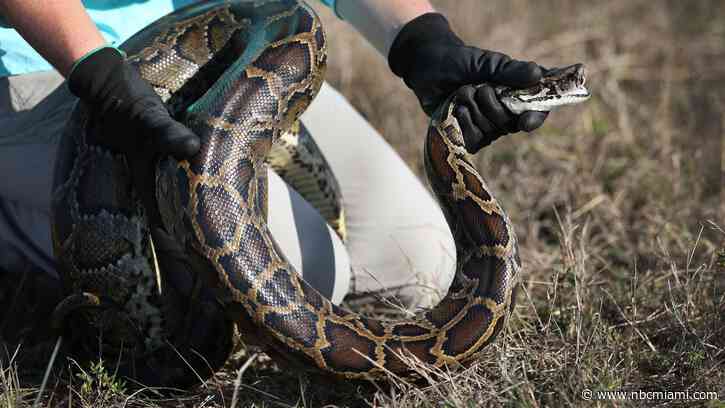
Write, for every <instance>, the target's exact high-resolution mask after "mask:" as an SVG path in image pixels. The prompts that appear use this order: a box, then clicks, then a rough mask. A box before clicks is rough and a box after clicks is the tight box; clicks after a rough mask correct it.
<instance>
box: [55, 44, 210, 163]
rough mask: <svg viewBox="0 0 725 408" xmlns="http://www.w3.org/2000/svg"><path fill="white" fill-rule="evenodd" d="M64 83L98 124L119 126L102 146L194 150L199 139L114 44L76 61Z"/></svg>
mask: <svg viewBox="0 0 725 408" xmlns="http://www.w3.org/2000/svg"><path fill="white" fill-rule="evenodd" d="M68 87H69V89H70V91H71V92H72V93H73V94H74V95H76V96H77V97H79V98H80V99H81V100H82V101H84V102H86V103H87V104H88V105H89V106H90V107H91V109H93V110H94V117H95V118H96V119H97V120H98V121H99V123H102V124H103V126H104V129H123V130H122V133H120V134H119V135H114V134H112V133H113V132H109V135H108V137H107V138H105V139H104V140H102V143H103V144H104V145H107V146H109V147H111V148H115V149H117V150H119V151H121V152H123V153H127V154H128V153H134V150H135V149H138V146H146V145H148V146H150V147H151V148H152V149H153V150H154V151H155V152H157V153H161V154H171V155H173V156H174V157H175V158H177V159H185V158H189V157H190V156H193V155H194V154H196V152H197V151H198V150H199V138H198V137H197V136H196V135H195V134H194V133H193V132H192V131H191V130H189V128H187V127H186V126H184V125H183V124H181V123H179V122H177V121H176V120H174V119H173V118H172V117H171V115H170V114H169V111H168V110H167V109H166V106H165V105H164V103H163V102H162V101H161V98H159V96H158V95H157V94H156V93H155V92H154V90H153V89H152V88H151V85H149V84H148V83H147V82H146V81H145V80H144V79H143V78H141V76H140V75H139V73H138V71H137V70H136V68H134V67H133V66H131V65H130V64H128V63H127V62H126V61H125V56H124V55H123V53H122V52H121V51H120V50H118V49H116V48H113V47H104V48H100V49H98V50H94V51H92V52H90V53H89V54H87V55H86V56H85V57H83V58H81V59H80V60H79V61H77V62H76V63H75V65H74V66H73V69H72V71H71V73H70V75H69V76H68Z"/></svg>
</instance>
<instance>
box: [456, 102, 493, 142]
mask: <svg viewBox="0 0 725 408" xmlns="http://www.w3.org/2000/svg"><path fill="white" fill-rule="evenodd" d="M453 116H454V117H455V118H456V119H457V120H458V125H459V126H460V127H461V132H462V133H463V141H464V142H465V145H466V150H467V151H468V152H469V153H472V154H474V153H477V152H478V151H479V150H481V148H483V147H485V146H488V145H489V144H491V143H492V142H493V141H494V140H496V139H498V138H499V137H500V136H502V135H503V134H502V133H501V132H500V131H498V130H496V129H495V128H494V127H493V126H492V125H491V124H490V123H488V124H487V125H485V126H484V127H483V128H481V127H479V126H477V125H476V124H475V123H474V122H473V119H472V118H471V112H470V110H469V108H468V107H467V106H466V105H458V106H457V107H456V108H455V110H454V111H453ZM484 121H486V122H488V121H487V120H486V119H485V118H484Z"/></svg>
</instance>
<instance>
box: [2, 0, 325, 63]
mask: <svg viewBox="0 0 725 408" xmlns="http://www.w3.org/2000/svg"><path fill="white" fill-rule="evenodd" d="M0 1H1V0H0ZM197 1H203V0H83V5H84V6H85V7H86V10H87V11H88V14H89V15H90V16H91V19H92V20H93V22H94V23H96V26H97V27H98V29H99V30H100V31H101V33H102V34H103V37H104V38H105V39H106V41H107V42H108V43H109V44H111V45H119V44H121V43H122V42H123V41H125V40H126V39H127V38H129V37H131V36H132V35H134V34H136V33H137V32H139V31H141V29H143V28H144V27H146V26H147V25H149V24H151V23H152V22H154V21H156V20H157V19H158V18H160V17H162V16H164V15H166V14H168V13H170V12H172V11H174V10H176V9H179V8H181V7H184V6H186V5H189V4H192V3H195V2H197ZM320 1H322V2H323V3H325V4H326V5H327V6H329V7H331V8H333V10H334V7H335V0H320ZM51 69H53V67H52V66H51V65H50V64H49V63H48V62H47V61H45V59H43V57H41V56H40V55H39V54H38V53H37V52H36V51H35V50H34V49H33V48H32V47H31V46H30V45H29V44H28V43H27V42H25V40H23V38H22V37H21V36H20V35H19V34H18V33H17V31H15V30H13V29H12V28H6V27H3V26H2V25H1V24H0V77H4V76H9V75H18V74H25V73H29V72H36V71H47V70H51Z"/></svg>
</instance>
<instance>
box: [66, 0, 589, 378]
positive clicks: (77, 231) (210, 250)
mask: <svg viewBox="0 0 725 408" xmlns="http://www.w3.org/2000/svg"><path fill="white" fill-rule="evenodd" d="M123 48H124V49H125V50H126V51H127V53H128V55H129V56H130V57H129V58H130V61H131V63H133V64H135V65H136V66H137V67H138V69H139V71H140V72H141V75H142V76H143V77H144V78H145V79H146V80H147V81H149V82H150V83H151V84H152V85H153V86H154V87H155V89H156V91H157V92H158V93H159V95H160V96H161V97H162V99H163V100H164V101H165V102H166V103H167V105H168V106H169V107H170V110H171V111H172V112H173V113H174V115H175V116H176V117H177V118H179V119H180V120H182V121H184V123H186V124H187V125H188V126H189V127H190V128H191V129H192V130H193V131H194V132H195V133H196V134H197V135H199V137H200V138H201V141H202V147H201V151H200V152H199V154H197V155H196V156H194V157H193V158H192V159H190V160H188V161H176V160H174V159H172V158H160V159H159V158H152V159H149V160H148V163H151V164H150V167H149V165H148V164H143V161H142V160H140V159H133V160H132V159H131V158H128V159H127V158H125V157H123V156H121V155H118V154H115V153H113V152H110V151H108V150H107V149H106V148H104V147H103V145H102V143H99V142H98V141H99V140H102V137H104V136H105V137H108V136H109V135H107V134H104V130H103V127H102V126H95V125H94V124H93V120H92V119H93V115H92V114H90V113H89V112H90V110H89V108H88V107H84V106H79V107H78V108H77V109H76V112H75V113H74V115H73V118H72V119H71V121H70V123H69V126H68V130H67V132H66V134H65V136H64V141H63V147H62V148H61V150H60V152H59V164H58V167H57V172H56V173H57V178H56V190H55V193H54V207H53V240H54V244H55V250H56V254H57V258H58V260H59V265H60V270H61V273H62V276H63V279H64V282H66V285H67V287H68V292H69V298H68V299H67V301H66V302H65V303H64V304H61V306H59V308H58V312H57V315H59V316H62V318H61V320H63V322H61V323H60V324H59V326H63V327H66V328H67V327H68V323H67V321H68V320H69V319H70V320H73V319H80V321H81V323H82V324H84V325H86V326H93V327H98V326H99V325H102V323H103V322H105V324H106V330H107V333H108V334H107V335H106V339H105V340H104V341H106V342H109V341H110V342H112V343H113V347H115V349H118V350H120V349H121V348H122V347H121V345H123V344H126V346H127V347H130V348H131V349H132V350H135V351H136V354H134V357H133V358H131V361H132V364H128V367H127V371H132V370H131V367H132V366H134V367H139V366H140V367H141V368H140V369H138V370H137V371H136V375H137V376H138V375H139V373H138V371H141V377H142V378H143V379H144V380H145V381H147V382H151V383H161V384H165V385H172V384H186V383H189V381H190V380H189V378H188V377H189V373H188V371H184V365H183V364H181V363H178V362H175V361H172V360H173V359H172V358H171V356H173V353H171V352H170V351H169V349H170V346H169V345H170V344H173V345H176V346H178V344H179V342H180V341H181V340H183V338H182V337H183V336H190V337H191V338H190V339H187V341H186V342H183V341H181V342H182V343H184V344H186V348H184V347H181V348H180V352H181V354H182V355H184V356H187V357H188V356H191V355H192V354H193V353H192V352H191V351H190V350H191V349H193V348H196V350H197V351H198V353H197V354H199V353H201V354H211V355H212V356H213V358H211V359H210V360H211V361H210V362H209V364H210V365H211V368H212V370H214V369H216V368H218V367H219V365H220V364H221V363H223V356H224V353H227V352H228V346H227V344H228V343H229V341H230V340H229V339H230V336H231V330H229V326H230V324H231V322H233V323H236V324H237V325H238V327H239V329H240V332H241V333H242V336H243V337H244V339H245V340H246V341H248V342H251V343H256V344H258V345H260V346H262V347H264V348H265V349H266V350H268V352H270V353H271V354H272V355H273V356H275V357H276V358H279V359H282V360H285V361H288V362H292V363H294V364H295V365H297V366H300V367H303V368H313V367H314V368H317V369H319V370H321V371H322V372H325V373H328V374H331V375H334V376H338V377H343V378H361V379H372V378H377V377H381V376H385V375H387V374H389V373H395V374H399V375H404V374H406V373H408V372H409V371H410V368H409V367H410V366H409V364H407V363H406V359H407V357H410V356H413V357H415V358H417V359H418V360H420V361H422V362H425V363H427V364H431V365H433V366H436V367H442V366H446V365H458V364H468V363H470V362H472V361H475V360H476V359H477V358H478V357H479V356H480V354H481V353H482V351H483V350H484V347H485V346H486V345H487V344H489V343H491V342H492V341H493V340H494V338H495V337H496V335H497V334H498V333H500V331H501V330H502V328H503V327H504V326H505V324H506V321H507V320H508V316H509V314H510V311H511V310H512V307H513V305H514V298H515V294H514V292H515V288H516V285H517V282H518V280H519V274H520V270H521V265H520V260H519V255H518V246H517V241H516V236H515V234H514V231H513V228H512V225H511V222H510V221H509V219H508V218H507V216H506V214H505V213H504V211H503V209H502V208H501V207H500V205H499V204H498V202H497V201H496V199H495V198H494V197H493V195H492V194H491V192H490V190H489V189H488V187H487V186H486V183H485V182H484V180H483V179H482V178H481V176H480V175H479V174H478V172H477V171H476V169H475V167H474V166H473V164H472V162H471V158H470V156H469V154H468V153H467V151H466V148H465V145H464V139H463V137H462V134H461V129H460V127H459V126H458V123H457V121H456V119H455V117H454V116H453V114H452V112H453V110H454V107H455V105H456V101H455V100H452V101H449V103H447V104H446V105H445V106H444V107H442V108H441V109H440V110H439V112H438V113H437V114H436V116H435V118H434V119H433V121H432V122H431V126H430V128H429V131H428V135H427V139H426V142H425V168H426V173H427V175H428V179H429V181H430V184H431V186H432V188H433V191H434V192H435V194H436V196H437V197H438V200H439V202H440V204H441V207H442V209H443V211H444V213H445V215H446V218H447V221H448V224H449V226H450V228H451V231H452V232H453V236H454V238H455V242H456V251H457V254H456V255H457V260H458V264H457V269H456V275H455V279H454V281H453V284H452V286H451V288H450V290H449V292H448V294H447V295H446V297H445V298H444V299H443V300H442V301H441V302H440V303H439V304H438V305H437V306H436V307H435V308H433V309H431V310H428V311H424V312H421V313H419V314H417V315H416V316H415V317H413V318H408V319H402V320H394V321H384V320H376V319H372V318H367V317H363V316H361V315H358V314H355V313H352V312H350V311H348V310H345V309H342V308H340V307H337V306H335V305H333V304H332V303H330V302H329V301H328V300H327V299H325V298H324V297H323V296H321V295H320V294H319V293H318V292H317V291H316V290H315V289H313V288H312V287H311V286H310V285H309V284H307V283H306V282H305V281H304V280H303V279H302V278H301V277H300V275H299V274H297V272H296V271H295V270H294V268H293V267H292V266H291V265H290V263H289V262H288V261H287V260H286V258H285V256H284V254H282V253H281V251H280V249H279V247H278V246H277V244H276V243H275V241H274V238H273V237H272V235H271V234H270V232H269V230H268V228H267V225H266V214H267V207H266V201H267V180H266V170H265V169H266V167H265V166H266V165H267V164H266V162H265V160H266V157H267V155H268V154H269V151H270V149H271V148H272V146H273V144H274V143H275V140H276V139H278V138H279V137H280V135H282V134H284V133H285V132H287V131H289V130H290V129H292V128H293V127H294V126H295V123H296V121H297V118H298V117H299V115H300V114H301V113H302V112H303V111H304V109H305V108H306V106H307V105H308V104H309V103H310V102H311V101H312V99H313V97H314V95H315V94H316V92H317V91H318V89H319V87H320V85H321V82H322V79H323V74H324V69H325V63H326V55H325V37H324V33H323V31H322V27H321V26H320V22H319V20H318V19H317V17H316V16H315V14H314V12H312V11H311V9H310V8H309V7H308V6H306V5H304V4H299V3H297V2H296V1H291V0H269V1H263V0H258V1H252V0H248V1H244V0H233V1H209V2H204V4H203V5H196V6H192V7H188V8H185V9H182V10H180V11H179V12H176V13H174V14H172V15H170V16H168V17H165V18H164V19H161V20H159V21H158V22H157V23H156V24H153V25H152V26H151V27H149V28H148V29H146V30H144V31H142V32H141V33H139V34H137V35H136V36H134V37H132V38H131V39H130V40H128V41H127V42H126V43H125V44H124V46H123ZM561 81H563V79H560V80H559V81H558V82H557V83H560V82H561ZM582 85H583V83H582ZM535 107H536V108H539V109H541V110H546V109H547V108H548V107H549V106H548V105H547V104H546V103H539V104H538V105H536V106H535ZM139 163H141V164H139ZM139 168H140V170H139ZM149 169H150V170H149ZM147 170H148V171H147ZM151 173H155V174H156V177H155V180H153V182H154V183H155V184H154V185H149V184H150V181H149V177H148V176H146V177H145V178H144V176H143V175H148V174H151ZM134 175H135V176H134ZM139 175H140V176H139ZM132 181H135V182H132ZM139 185H145V187H138V186H139ZM380 199H384V198H383V197H381V198H380ZM154 226H160V227H162V228H163V229H164V230H165V231H166V232H167V233H168V234H169V235H170V236H171V237H173V239H174V240H175V241H176V242H178V243H179V244H180V246H181V247H182V248H184V251H185V253H186V255H188V260H187V261H186V264H187V265H189V267H190V269H191V270H192V271H193V274H192V276H191V278H190V280H191V281H193V282H196V283H193V284H190V285H187V286H193V287H195V288H197V290H193V291H191V293H193V294H194V295H193V296H192V298H191V304H193V305H196V304H201V305H206V306H205V307H209V308H212V309H213V308H215V307H216V308H219V309H220V310H223V311H224V313H223V315H224V316H227V318H226V320H225V319H221V320H219V321H217V322H216V323H214V324H213V325H212V326H213V327H214V328H215V330H216V334H210V333H205V332H200V331H199V330H196V331H192V332H189V331H188V330H187V331H183V330H181V329H180V328H181V327H188V322H186V323H184V321H185V320H184V319H183V318H182V317H180V316H179V315H180V314H181V315H183V314H184V312H183V311H179V310H177V309H175V308H177V307H178V306H179V303H180V302H184V301H186V302H188V299H186V298H185V297H183V296H181V295H180V294H179V293H181V292H183V293H187V292H184V291H181V292H179V293H177V292H174V290H173V289H174V287H173V286H172V288H171V290H170V291H169V290H167V289H166V287H165V283H166V282H173V281H174V279H177V280H178V279H179V278H178V277H177V276H176V275H177V274H178V273H177V271H175V270H165V269H164V266H163V265H164V264H166V263H167V262H165V257H166V256H170V255H167V254H155V253H154V245H153V241H152V240H151V239H150V238H149V230H150V229H151V228H152V227H154ZM157 261H158V262H157ZM159 264H160V265H161V267H159V266H158V265H159ZM182 280H183V279H182ZM167 286H168V285H167ZM177 286H181V287H184V285H183V284H181V285H177ZM162 288H163V290H160V289H162ZM88 299H91V301H89V300H88ZM104 299H105V300H104ZM180 299H183V300H180ZM205 299H206V300H205ZM205 302H206V303H205ZM99 304H111V305H115V307H106V308H101V309H102V310H104V312H103V313H100V312H99V311H98V310H97V309H98V305H99ZM109 309H112V310H113V311H112V314H111V318H109V317H108V313H109V312H107V310H109ZM214 310H216V309H214ZM209 315H211V316H216V315H217V314H213V313H209ZM73 316H75V317H73ZM99 316H100V317H99ZM109 321H110V323H109ZM108 327H110V329H108ZM66 330H67V329H66ZM180 332H181V333H185V334H179V333H180ZM109 338H112V339H109ZM209 338H212V339H213V341H211V343H210V340H208V339H209ZM94 341H96V340H94V339H91V340H90V342H94ZM215 341H219V342H220V343H219V344H222V346H219V344H216V345H215V343H214V342H215ZM189 344H190V345H189ZM113 347H111V348H113ZM119 352H120V351H119ZM159 355H161V356H166V357H163V358H162V357H158V356H159ZM192 365H194V367H196V368H199V367H200V366H201V364H200V363H199V364H196V363H193V362H192ZM123 369H124V368H123V367H122V370H123ZM192 380H193V377H192Z"/></svg>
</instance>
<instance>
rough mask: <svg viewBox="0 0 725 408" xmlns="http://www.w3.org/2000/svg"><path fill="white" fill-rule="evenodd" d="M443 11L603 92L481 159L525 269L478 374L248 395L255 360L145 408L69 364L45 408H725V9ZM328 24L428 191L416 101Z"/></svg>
mask: <svg viewBox="0 0 725 408" xmlns="http://www.w3.org/2000/svg"><path fill="white" fill-rule="evenodd" d="M435 3H436V5H437V6H439V7H440V9H441V10H442V11H444V12H445V13H446V14H447V15H449V16H450V19H451V20H452V22H453V25H454V27H456V28H457V30H458V31H459V32H460V34H461V35H462V36H463V37H464V38H465V39H466V40H467V41H469V42H471V43H475V44H479V45H481V46H482V47H485V48H490V49H495V50H501V51H505V52H508V53H510V54H512V55H513V56H515V57H518V58H523V59H532V60H536V61H539V62H540V63H542V64H544V65H549V66H556V65H565V64H570V63H573V62H577V61H581V62H584V63H585V64H586V65H587V67H588V69H589V72H590V75H589V86H590V88H591V90H592V92H593V93H594V97H593V98H592V100H591V101H590V102H588V103H587V104H585V105H582V106H577V107H571V108H567V109H563V110H561V111H559V112H556V113H554V114H552V115H551V117H550V119H549V120H548V121H547V124H546V125H545V127H544V128H542V129H541V130H539V131H537V132H535V133H534V134H531V135H525V134H520V135H514V136H511V137H507V138H504V139H503V140H500V141H498V142H496V143H495V144H494V145H492V146H491V147H490V148H487V149H485V150H484V151H483V152H482V153H481V154H479V156H478V157H477V164H478V167H479V169H480V171H481V172H482V174H483V175H484V177H486V179H487V180H488V182H489V184H490V186H491V187H492V189H493V190H494V191H495V192H496V193H497V196H498V197H499V199H500V200H501V202H502V205H503V206H504V208H505V209H506V210H507V211H508V213H509V215H510V216H511V218H512V220H513V221H514V222H515V224H516V231H517V233H518V236H519V238H520V242H521V249H522V259H523V262H524V278H523V283H522V288H523V290H522V291H521V293H520V294H519V297H518V302H517V306H516V309H515V312H514V318H513V319H512V321H511V325H510V326H509V328H508V329H507V330H506V332H505V333H504V335H502V336H501V337H500V338H499V339H498V340H497V341H496V343H495V344H494V345H493V346H492V347H490V349H489V350H488V352H487V354H486V355H485V356H484V358H482V360H481V362H480V363H479V364H478V365H477V366H475V367H472V368H470V369H468V370H465V371H452V372H447V371H430V370H429V369H427V368H426V367H419V372H420V373H421V374H422V376H423V377H424V379H423V380H422V381H421V382H420V383H418V384H411V383H407V382H402V381H392V382H389V383H379V384H369V383H349V382H339V381H338V382H333V383H331V384H332V385H328V381H329V380H327V379H324V378H316V377H310V376H309V375H307V374H305V375H299V374H297V373H295V372H294V371H291V370H287V369H280V368H278V367H277V366H276V365H275V364H273V363H272V362H271V361H270V360H269V359H268V358H267V357H266V356H264V355H259V356H257V357H256V358H255V359H254V361H253V362H252V363H251V364H250V365H249V366H248V367H247V368H246V371H244V373H243V375H242V376H241V381H240V382H239V384H238V385H237V384H236V379H237V377H238V375H237V373H238V370H239V369H240V367H242V366H243V365H244V363H245V362H247V361H248V359H249V358H250V357H251V355H252V354H251V353H252V351H251V350H247V349H245V348H243V347H242V348H240V349H239V350H238V351H237V352H236V353H235V355H234V356H233V357H232V358H231V359H230V360H229V362H228V364H227V366H226V368H225V369H224V370H223V371H221V372H219V373H218V374H217V376H216V377H215V378H213V379H212V380H211V381H210V382H209V383H208V384H207V385H206V386H199V387H197V388H195V389H192V390H190V391H186V392H182V393H180V394H176V395H173V396H169V395H168V394H161V393H159V392H158V391H157V390H151V389H142V390H141V391H140V392H138V393H136V394H132V393H133V392H134V391H133V390H132V388H131V387H123V386H122V384H121V383H120V382H118V379H114V378H113V377H112V376H111V374H112V372H111V373H110V374H109V373H108V367H105V368H104V369H103V370H101V369H100V368H101V367H96V368H95V369H91V370H90V371H88V372H87V373H86V374H82V375H81V376H82V378H81V377H78V376H77V374H78V372H79V371H78V368H77V367H75V366H74V365H73V364H72V363H69V362H65V361H61V362H59V363H58V367H59V368H60V370H59V377H58V378H60V379H61V380H58V381H55V380H52V381H51V382H50V386H49V387H48V389H47V390H46V392H45V394H44V396H45V397H44V401H45V403H46V406H62V403H63V401H66V405H67V406H73V407H91V406H99V407H123V406H127V407H178V406H189V407H191V406H195V407H202V406H203V407H221V406H230V404H231V401H232V399H233V395H234V394H235V391H236V394H237V398H238V401H237V406H238V407H251V406H254V407H288V406H291V407H323V406H340V407H342V406H351V407H352V406H361V407H391V408H393V407H394V408H409V407H410V408H412V407H415V408H419V407H436V408H438V407H478V406H510V407H541V406H611V405H615V406H632V407H635V406H641V405H642V404H643V403H646V404H647V405H657V406H670V405H672V406H680V405H681V406H692V405H702V406H709V407H723V406H725V404H724V403H723V402H722V399H725V374H724V373H725V232H724V231H723V228H725V192H724V191H723V186H724V185H725V159H724V157H725V140H723V139H724V138H725V120H724V119H723V117H725V116H723V113H725V65H723V63H722V62H723V61H725V41H724V40H723V39H725V15H724V12H723V7H722V5H721V4H720V2H718V1H706V0H701V1H697V2H676V1H664V0H662V1H657V2H652V1H637V0H635V1H625V0H613V1H607V2H600V1H593V0H589V1H575V0H542V1H524V0H513V1H509V0H491V1H486V2H482V1H480V0H449V1H437V2H435ZM323 18H324V19H325V23H326V27H328V33H329V41H330V64H331V65H330V68H329V71H328V80H329V81H330V82H331V83H332V84H334V85H335V86H336V87H337V88H338V89H340V90H341V91H342V92H343V93H344V94H345V95H346V96H347V97H348V98H349V99H350V100H351V101H352V103H353V104H354V105H355V106H356V107H357V108H358V109H359V110H360V111H361V112H362V113H363V114H364V115H365V117H367V118H368V119H369V120H370V122H371V123H372V124H373V125H374V126H375V127H376V128H377V129H378V130H380V131H381V133H383V134H384V135H385V137H386V138H387V140H389V141H390V142H391V143H392V144H393V145H394V146H395V147H396V149H397V150H398V151H399V152H400V153H401V155H402V156H403V157H404V159H405V160H406V162H407V163H409V164H410V166H411V167H412V168H413V169H414V170H415V171H416V172H417V173H418V174H420V175H422V174H423V173H422V146H423V135H424V132H425V127H426V126H427V121H426V118H425V117H424V115H423V114H422V113H421V112H420V110H419V108H418V104H417V101H416V100H415V98H414V97H413V95H412V94H411V93H410V92H409V91H408V90H407V89H406V88H405V87H404V85H403V84H401V83H400V82H399V81H398V80H397V79H396V78H393V77H392V76H391V75H390V74H389V72H388V68H387V65H386V63H385V61H384V60H383V59H382V58H380V57H379V56H378V55H377V54H376V53H375V51H374V50H373V49H372V48H371V47H369V46H368V45H366V44H364V42H363V41H362V40H361V39H360V38H358V36H357V35H356V34H355V33H354V32H353V31H352V30H351V29H350V28H349V27H346V26H345V24H344V23H341V22H338V21H335V19H334V18H333V17H332V16H331V15H330V13H329V12H323ZM359 67H365V69H358V68H359ZM22 353H23V349H21V350H20V354H22ZM9 354H10V355H11V356H12V353H9ZM0 361H2V367H3V368H2V371H1V373H2V376H0V387H2V394H0V405H2V406H10V407H26V406H30V405H29V404H30V403H32V400H33V399H34V398H35V395H36V392H37V384H39V381H37V380H35V379H32V380H27V381H25V380H24V379H23V375H21V374H22V373H23V372H24V369H23V367H22V366H19V365H18V364H17V362H10V359H9V358H4V359H0ZM69 370H71V371H70V373H69ZM32 378H35V377H32ZM63 379H65V380H63ZM69 379H70V380H69ZM585 389H589V390H593V391H599V390H635V391H637V390H643V391H663V392H666V391H691V392H695V391H712V392H718V393H719V395H720V398H721V401H720V402H717V401H669V400H660V401H645V402H643V401H616V402H613V401H598V402H588V401H585V400H584V399H582V392H583V391H584V390H585ZM68 401H70V402H69V403H68ZM3 404H4V405H3Z"/></svg>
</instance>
